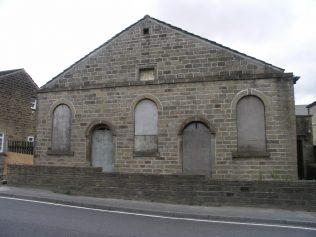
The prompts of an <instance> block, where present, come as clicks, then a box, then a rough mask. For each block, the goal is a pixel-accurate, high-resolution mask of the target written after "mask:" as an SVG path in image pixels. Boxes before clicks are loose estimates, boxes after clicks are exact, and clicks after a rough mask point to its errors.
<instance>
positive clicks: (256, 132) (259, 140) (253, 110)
mask: <svg viewBox="0 0 316 237" xmlns="http://www.w3.org/2000/svg"><path fill="white" fill-rule="evenodd" d="M264 110H265V109H264V104H263V103H262V101H261V100H260V99H259V98H258V97H256V96H245V97H243V98H241V99H240V100H239V102H238V103H237V133H238V135H237V136H238V138H237V139H238V151H239V152H258V151H266V132H265V114H264Z"/></svg>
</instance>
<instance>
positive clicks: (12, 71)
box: [0, 69, 21, 77]
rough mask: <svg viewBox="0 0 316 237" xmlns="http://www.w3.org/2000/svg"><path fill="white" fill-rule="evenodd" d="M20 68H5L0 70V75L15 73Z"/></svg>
mask: <svg viewBox="0 0 316 237" xmlns="http://www.w3.org/2000/svg"><path fill="white" fill-rule="evenodd" d="M19 70H21V69H13V70H6V71H1V72H0V77H2V76H5V75H8V74H11V73H15V72H17V71H19Z"/></svg>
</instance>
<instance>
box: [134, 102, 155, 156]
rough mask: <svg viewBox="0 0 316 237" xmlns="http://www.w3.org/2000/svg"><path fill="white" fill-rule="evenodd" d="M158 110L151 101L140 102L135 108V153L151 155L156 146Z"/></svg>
mask: <svg viewBox="0 0 316 237" xmlns="http://www.w3.org/2000/svg"><path fill="white" fill-rule="evenodd" d="M157 124H158V110H157V106H156V104H155V103H154V102H152V101H151V100H147V99H146V100H142V101H140V102H139V103H138V104H137V106H136V108H135V153H137V154H140V155H141V154H142V155H152V154H156V153H157V146H158V138H157V134H158V125H157Z"/></svg>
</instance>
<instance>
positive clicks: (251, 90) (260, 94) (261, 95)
mask: <svg viewBox="0 0 316 237" xmlns="http://www.w3.org/2000/svg"><path fill="white" fill-rule="evenodd" d="M247 95H254V96H257V97H258V98H259V99H260V100H261V101H262V102H263V104H264V107H265V108H266V107H267V106H269V104H270V101H269V99H268V97H267V96H266V95H265V94H264V93H263V92H261V91H259V90H257V89H254V88H248V89H245V90H242V91H239V92H238V93H237V94H236V95H235V96H234V98H233V100H232V102H231V109H232V111H233V113H234V114H236V106H237V103H238V101H239V100H240V99H241V98H243V97H245V96H247Z"/></svg>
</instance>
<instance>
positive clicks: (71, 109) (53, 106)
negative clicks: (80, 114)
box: [49, 98, 76, 119]
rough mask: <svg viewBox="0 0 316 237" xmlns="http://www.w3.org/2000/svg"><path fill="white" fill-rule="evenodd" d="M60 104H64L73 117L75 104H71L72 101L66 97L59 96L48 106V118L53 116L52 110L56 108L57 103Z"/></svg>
mask: <svg viewBox="0 0 316 237" xmlns="http://www.w3.org/2000/svg"><path fill="white" fill-rule="evenodd" d="M61 104H65V105H67V106H68V107H69V109H70V111H71V114H72V117H73V118H74V115H76V108H75V106H74V105H73V103H72V102H71V101H70V100H68V99H65V98H61V99H59V100H57V101H55V102H54V103H53V104H52V105H51V106H50V109H49V115H50V118H51V119H52V118H53V114H54V110H55V109H56V107H57V106H58V105H61Z"/></svg>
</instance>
